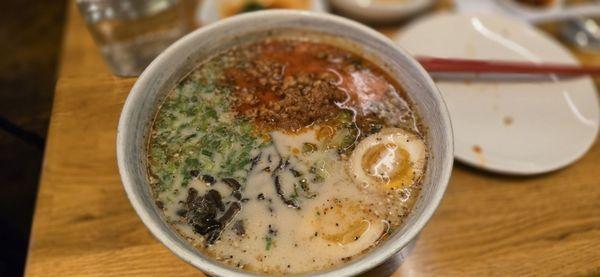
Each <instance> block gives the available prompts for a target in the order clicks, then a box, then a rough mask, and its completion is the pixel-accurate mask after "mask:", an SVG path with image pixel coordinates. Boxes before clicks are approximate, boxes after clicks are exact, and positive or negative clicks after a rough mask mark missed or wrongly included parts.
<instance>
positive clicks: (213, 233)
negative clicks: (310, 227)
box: [204, 202, 242, 245]
mask: <svg viewBox="0 0 600 277" xmlns="http://www.w3.org/2000/svg"><path fill="white" fill-rule="evenodd" d="M241 208H242V206H241V205H240V203H239V202H233V203H232V204H231V205H229V208H228V209H227V211H225V213H224V214H223V215H222V216H221V217H220V218H219V219H218V220H217V223H218V224H219V228H216V229H212V230H209V232H208V233H207V235H206V236H205V237H204V238H205V239H206V244H207V245H210V244H213V243H215V241H216V240H218V239H219V237H220V236H221V233H222V232H223V229H224V228H225V226H227V225H228V224H229V222H231V221H232V220H233V218H234V217H235V215H236V214H237V213H238V212H239V211H240V209H241Z"/></svg>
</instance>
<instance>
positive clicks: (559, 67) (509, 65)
mask: <svg viewBox="0 0 600 277" xmlns="http://www.w3.org/2000/svg"><path fill="white" fill-rule="evenodd" d="M416 59H417V61H418V62H419V63H420V64H421V65H422V66H423V67H424V68H425V70H427V71H428V72H430V73H500V74H558V75H568V76H576V75H600V66H578V65H569V64H561V63H532V62H519V61H496V60H474V59H456V58H437V57H428V56H417V57H416Z"/></svg>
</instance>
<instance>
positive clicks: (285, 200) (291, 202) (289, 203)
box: [273, 175, 300, 209]
mask: <svg viewBox="0 0 600 277" xmlns="http://www.w3.org/2000/svg"><path fill="white" fill-rule="evenodd" d="M273 179H274V180H273V181H274V182H275V191H276V192H277V195H279V198H280V199H281V201H283V203H284V204H286V205H287V206H288V207H290V208H294V209H300V206H298V203H296V201H294V200H292V199H288V198H286V197H285V195H284V194H283V190H282V189H281V182H280V181H279V175H275V177H274V178H273Z"/></svg>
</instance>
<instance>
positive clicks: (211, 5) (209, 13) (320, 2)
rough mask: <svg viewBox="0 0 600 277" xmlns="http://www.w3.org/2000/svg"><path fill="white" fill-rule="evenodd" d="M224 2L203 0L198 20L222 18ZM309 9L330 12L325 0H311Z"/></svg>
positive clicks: (206, 20)
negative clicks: (221, 10)
mask: <svg viewBox="0 0 600 277" xmlns="http://www.w3.org/2000/svg"><path fill="white" fill-rule="evenodd" d="M224 2H226V1H224V0H204V1H203V2H202V6H201V7H200V12H199V14H198V21H199V22H200V23H201V24H202V25H206V24H210V23H213V22H216V21H218V20H220V19H222V17H221V12H220V9H219V4H222V3H224ZM309 10H311V11H314V12H328V10H329V9H328V7H327V2H326V1H325V0H310V6H309Z"/></svg>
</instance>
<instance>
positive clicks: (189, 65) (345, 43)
mask: <svg viewBox="0 0 600 277" xmlns="http://www.w3.org/2000/svg"><path fill="white" fill-rule="evenodd" d="M278 35H284V36H286V37H299V38H307V37H316V38H322V39H323V40H327V41H328V42H329V41H331V43H333V44H336V45H338V46H339V47H340V48H345V49H347V50H349V51H352V52H353V53H358V54H359V55H360V56H361V57H364V58H365V59H368V60H369V61H371V62H373V63H375V64H376V65H378V66H379V67H380V68H381V69H383V70H384V71H386V73H387V74H388V75H389V76H391V77H392V78H393V79H394V80H396V81H397V82H398V83H399V84H400V85H401V87H402V88H403V89H404V90H405V91H406V96H407V98H409V100H410V102H412V103H413V107H414V109H416V111H417V113H418V114H419V115H420V118H421V120H422V121H423V124H424V125H425V126H426V132H425V139H426V140H427V142H428V146H427V147H428V149H427V150H428V153H429V158H428V165H427V170H426V173H425V175H424V177H423V182H422V190H421V192H420V196H419V198H418V199H417V200H416V202H415V204H414V206H413V208H412V211H411V212H410V214H409V215H408V216H407V217H406V220H405V221H404V223H403V225H401V226H400V227H399V228H398V229H397V230H396V231H395V232H393V233H392V234H391V235H390V236H389V237H388V238H387V239H386V240H385V241H383V242H381V243H380V244H379V245H378V246H377V247H375V248H373V249H372V250H371V251H370V252H368V253H366V254H364V255H362V256H359V257H357V258H356V259H354V260H352V261H350V262H348V263H345V264H342V265H340V266H338V267H335V268H331V269H328V270H324V271H316V272H310V273H307V274H304V275H306V276H308V275H310V276H314V275H319V276H350V275H356V274H360V273H365V272H367V271H370V270H371V271H373V270H375V271H376V273H379V274H389V273H391V272H393V271H394V270H395V269H396V267H397V266H398V263H399V262H400V261H401V260H402V257H404V255H406V253H407V252H408V250H409V249H410V247H411V245H412V244H413V243H414V241H415V239H416V237H417V235H418V234H419V232H420V231H421V230H422V229H423V227H424V226H425V224H426V223H427V221H428V220H429V219H430V218H431V216H432V215H433V213H434V211H435V209H436V208H437V206H438V205H439V203H440V201H441V199H442V196H443V194H444V191H445V189H446V186H447V184H448V181H449V178H450V172H451V169H452V162H453V137H452V128H451V124H450V120H449V116H448V112H447V109H446V106H445V104H444V101H443V99H442V96H441V95H440V93H439V91H438V90H437V88H436V87H435V85H434V83H433V81H432V80H431V78H430V77H429V75H428V74H427V73H426V72H425V70H424V69H423V68H422V67H421V66H420V65H419V64H418V63H417V62H416V61H415V60H414V59H413V58H412V57H410V56H409V55H408V54H407V53H406V52H405V51H403V50H402V49H399V48H398V47H397V46H395V45H394V44H393V42H392V41H390V40H389V39H388V38H386V37H385V36H383V35H381V34H379V33H378V32H376V31H374V30H372V29H370V28H368V27H366V26H364V25H361V24H359V23H356V22H354V21H351V20H347V19H344V18H341V17H337V16H333V15H327V14H320V13H313V12H303V11H291V10H270V11H261V12H255V13H249V14H244V15H239V16H235V17H232V18H229V19H226V20H223V21H219V22H217V23H214V24H212V25H210V26H208V27H206V28H203V29H200V30H197V31H195V32H193V33H191V34H189V35H187V36H185V37H183V38H181V39H180V40H178V41H177V42H175V43H174V44H173V45H171V46H170V47H169V48H167V49H166V50H165V51H164V52H163V53H162V54H161V55H159V56H158V57H157V58H156V59H155V60H154V61H153V62H152V63H151V64H150V65H149V66H148V67H147V68H146V70H145V71H144V72H143V73H142V75H141V76H140V77H139V79H138V80H137V82H136V83H135V85H134V86H133V88H132V89H131V92H130V94H129V96H128V98H127V101H126V102H125V106H124V108H123V111H122V113H121V118H120V121H119V126H118V131H117V161H118V166H119V172H120V175H121V180H122V183H123V186H124V188H125V191H126V193H127V196H128V197H129V200H130V201H131V204H132V206H133V207H134V209H135V210H136V212H137V213H138V215H139V217H140V218H141V219H142V221H143V223H144V224H145V225H146V227H147V228H148V229H149V230H150V231H151V232H152V234H153V235H154V236H155V237H156V238H157V239H158V240H159V241H160V242H162V243H163V244H164V245H165V246H166V247H167V248H169V249H170V250H171V251H172V252H173V253H175V254H176V255H177V256H179V257H180V258H181V259H183V260H184V261H186V262H188V263H190V264H192V265H193V266H195V267H197V268H198V269H200V270H202V271H203V272H205V273H206V274H209V275H212V276H257V275H259V274H257V273H253V272H249V271H244V270H241V269H237V268H233V267H230V266H227V265H225V264H222V263H220V262H218V261H216V260H214V259H212V258H210V257H208V256H207V255H205V254H203V253H202V252H201V251H199V250H198V249H196V248H195V247H194V246H193V245H191V244H190V243H188V241H186V240H185V239H184V238H183V237H181V236H180V235H178V233H177V232H176V231H175V230H174V229H173V228H172V227H171V225H169V223H167V222H166V221H165V218H164V217H163V214H162V213H161V211H160V210H159V209H158V208H157V207H156V204H155V200H154V197H153V195H152V191H151V188H150V186H149V181H148V171H147V156H148V155H147V146H148V136H149V133H150V130H151V127H152V121H153V119H154V117H155V115H156V113H157V110H158V109H159V107H160V104H161V102H162V100H163V99H164V98H165V96H166V95H167V93H169V91H171V89H172V88H173V87H174V86H175V85H176V84H177V83H178V82H179V81H180V80H181V79H182V78H183V77H185V76H186V75H187V74H188V73H189V72H191V71H192V70H193V69H194V68H196V67H197V65H198V64H199V63H201V62H202V61H204V60H206V59H208V58H210V57H212V56H214V55H215V54H217V53H220V52H222V51H224V50H226V49H230V48H231V47H233V46H236V45H240V44H246V43H248V42H252V41H258V40H260V39H263V38H266V37H270V36H278Z"/></svg>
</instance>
